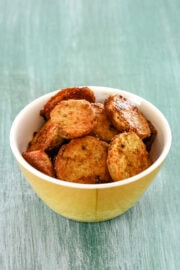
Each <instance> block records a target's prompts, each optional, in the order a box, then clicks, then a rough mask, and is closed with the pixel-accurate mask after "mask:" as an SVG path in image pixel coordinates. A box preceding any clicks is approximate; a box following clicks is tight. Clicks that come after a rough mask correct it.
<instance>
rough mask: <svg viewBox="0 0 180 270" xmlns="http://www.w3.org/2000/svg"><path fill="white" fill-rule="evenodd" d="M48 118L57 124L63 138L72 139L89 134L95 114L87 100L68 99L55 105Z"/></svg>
mask: <svg viewBox="0 0 180 270" xmlns="http://www.w3.org/2000/svg"><path fill="white" fill-rule="evenodd" d="M50 117H51V120H52V121H53V122H56V123H58V125H59V129H60V134H61V136H62V137H63V138H66V139H73V138H77V137H81V136H84V135H87V134H88V133H89V132H91V130H92V129H93V126H94V120H95V113H94V111H93V109H92V107H91V104H90V103H89V102H88V101H87V100H83V99H82V100H75V99H68V100H63V101H61V102H60V103H59V104H58V105H56V106H55V108H54V109H53V110H52V111H51V114H50Z"/></svg>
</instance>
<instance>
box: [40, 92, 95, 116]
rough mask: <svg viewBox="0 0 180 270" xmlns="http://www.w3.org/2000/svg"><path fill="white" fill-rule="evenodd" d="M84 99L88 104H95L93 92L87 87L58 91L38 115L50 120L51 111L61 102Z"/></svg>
mask: <svg viewBox="0 0 180 270" xmlns="http://www.w3.org/2000/svg"><path fill="white" fill-rule="evenodd" d="M68 99H85V100H87V101H89V102H95V95H94V92H93V91H92V90H91V89H90V88H88V87H71V88H65V89H62V90H60V91H59V92H58V93H57V94H55V95H54V96H53V97H51V98H50V99H49V100H48V102H47V103H46V104H45V105H44V108H43V109H42V110H41V111H40V115H41V116H43V117H44V118H45V119H49V118H50V112H51V110H52V109H53V108H54V107H55V106H56V105H57V104H58V103H59V102H60V101H62V100H68Z"/></svg>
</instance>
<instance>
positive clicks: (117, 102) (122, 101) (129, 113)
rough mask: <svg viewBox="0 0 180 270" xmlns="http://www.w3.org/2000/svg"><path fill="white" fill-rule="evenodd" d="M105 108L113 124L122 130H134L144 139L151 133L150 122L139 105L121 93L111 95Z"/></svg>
mask: <svg viewBox="0 0 180 270" xmlns="http://www.w3.org/2000/svg"><path fill="white" fill-rule="evenodd" d="M105 109H106V112H107V114H108V116H109V117H110V120H111V121H112V123H113V125H114V126H115V127H116V128H117V129H118V130H119V131H120V132H124V131H130V130H133V131H134V132H136V134H137V135H138V136H139V137H140V138H141V139H144V138H146V137H149V136H150V134H151V131H150V128H149V125H148V122H147V120H146V118H145V117H144V115H143V114H142V113H141V112H140V111H139V109H138V107H137V106H135V105H134V104H132V103H131V102H130V101H129V100H127V99H126V98H125V97H122V96H121V95H118V94H117V95H113V96H109V98H108V99H107V100H106V101H105Z"/></svg>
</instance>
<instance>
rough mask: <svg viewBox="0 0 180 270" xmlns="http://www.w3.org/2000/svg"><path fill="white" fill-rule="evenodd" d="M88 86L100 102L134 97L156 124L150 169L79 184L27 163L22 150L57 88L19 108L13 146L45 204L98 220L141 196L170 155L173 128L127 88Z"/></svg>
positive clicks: (118, 212) (74, 217)
mask: <svg viewBox="0 0 180 270" xmlns="http://www.w3.org/2000/svg"><path fill="white" fill-rule="evenodd" d="M89 88H91V89H92V90H93V91H94V93H95V96H96V99H97V101H98V102H103V101H104V99H106V98H107V97H108V96H109V95H111V94H115V93H118V94H121V95H123V96H124V97H126V98H128V99H130V100H132V101H133V102H134V103H135V104H136V105H137V106H138V107H139V109H140V110H141V111H142V112H143V114H144V115H145V116H146V118H147V119H148V120H150V121H151V122H152V123H153V125H154V126H155V127H156V129H157V131H158V133H157V136H156V139H155V141H154V143H153V146H152V149H151V152H150V156H151V159H152V160H153V164H152V165H151V166H150V167H149V168H148V169H146V170H145V171H143V172H141V173H139V174H137V175H135V176H133V177H131V178H128V179H125V180H121V181H117V182H113V183H106V184H80V183H71V182H67V181H63V180H58V179H55V178H52V177H49V176H47V175H45V174H43V173H41V172H40V171H38V170H36V169H35V168H33V167H32V166H31V165H30V164H28V163H27V162H26V160H25V159H24V158H23V157H22V154H21V153H22V152H23V151H25V150H26V147H27V145H28V143H29V141H30V140H31V139H32V135H33V133H34V131H36V130H38V129H39V127H40V126H41V125H42V123H43V119H42V117H40V115H39V111H40V109H42V108H43V106H44V104H45V103H46V102H47V100H48V99H49V98H50V97H51V96H53V95H54V94H55V93H56V92H57V91H54V92H50V93H48V94H45V95H43V96H41V97H39V98H37V99H36V100H34V101H32V102H31V103H30V104H28V105H27V106H26V107H25V108H24V109H22V110H21V111H20V113H19V114H18V115H17V116H16V118H15V120H14V121H13V123H12V127H11V131H10V146H11V150H12V153H13V155H14V157H15V159H16V161H17V164H18V165H19V167H20V169H21V171H22V173H23V174H24V176H25V178H26V179H27V181H28V182H29V184H30V185H31V187H32V188H33V189H34V191H35V192H36V194H37V195H38V196H39V197H40V198H41V199H42V201H43V202H44V203H45V204H46V205H48V206H49V207H50V208H51V209H52V210H54V211H55V212H56V213H58V214H60V215H62V216H64V217H66V218H69V219H72V220H76V221H82V222H98V221H104V220H109V219H112V218H115V217H117V216H119V215H121V214H122V213H124V212H125V211H127V210H128V209H129V208H130V207H132V206H133V205H134V204H135V203H136V202H137V201H138V200H139V199H140V198H141V196H142V195H143V194H144V192H145V191H146V190H147V188H148V187H149V185H150V184H151V182H152V181H153V180H154V178H155V176H156V175H157V173H158V172H159V170H160V168H161V167H162V165H163V163H164V161H165V159H166V157H167V155H168V152H169V150H170V147H171V130H170V127H169V124H168V121H167V120H166V118H165V117H164V115H163V114H162V113H161V112H160V111H159V109H158V108H156V107H155V106H154V105H153V104H151V103H150V102H148V101H147V100H145V99H143V98H141V97H139V96H137V95H135V94H133V93H130V92H128V91H125V90H120V89H114V88H108V87H100V86H89ZM58 91H59V90H58Z"/></svg>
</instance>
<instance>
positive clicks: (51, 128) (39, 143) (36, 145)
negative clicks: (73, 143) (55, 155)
mask: <svg viewBox="0 0 180 270" xmlns="http://www.w3.org/2000/svg"><path fill="white" fill-rule="evenodd" d="M63 142H64V138H62V137H61V136H60V132H59V125H58V123H54V122H53V121H51V120H48V121H47V122H45V123H44V124H43V126H42V127H41V128H40V130H39V131H37V132H36V133H35V134H34V136H33V138H32V140H31V142H30V143H29V145H28V148H27V151H35V150H40V149H41V150H47V151H51V150H53V149H54V148H56V147H58V146H60V145H61V144H62V143H63Z"/></svg>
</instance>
